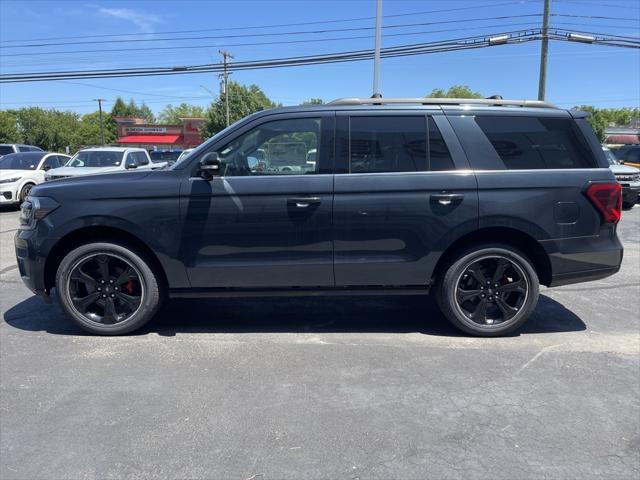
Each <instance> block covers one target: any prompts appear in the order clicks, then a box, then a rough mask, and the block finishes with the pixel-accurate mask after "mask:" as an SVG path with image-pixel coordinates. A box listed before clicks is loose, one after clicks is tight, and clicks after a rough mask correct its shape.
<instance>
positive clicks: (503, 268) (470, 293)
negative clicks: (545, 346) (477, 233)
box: [456, 255, 529, 325]
mask: <svg viewBox="0 0 640 480" xmlns="http://www.w3.org/2000/svg"><path fill="white" fill-rule="evenodd" d="M528 290H529V284H528V281H527V278H526V276H525V274H524V272H523V270H522V268H520V267H519V266H518V265H517V264H516V263H514V262H513V261H511V260H509V259H508V258H505V257H503V256H498V255H496V256H487V257H483V258H480V259H477V260H474V261H473V262H472V263H470V264H469V265H468V266H467V267H466V268H465V269H464V271H463V272H462V274H461V275H460V277H459V279H458V282H457V286H456V303H457V307H458V309H459V310H460V312H461V313H462V314H463V315H465V316H466V317H467V318H469V319H470V320H471V321H472V322H474V323H477V324H479V325H498V324H501V323H504V322H508V321H509V320H511V319H512V318H513V317H514V316H515V315H516V314H517V313H518V311H519V310H520V309H521V308H522V306H523V305H524V304H525V302H526V300H527V294H528Z"/></svg>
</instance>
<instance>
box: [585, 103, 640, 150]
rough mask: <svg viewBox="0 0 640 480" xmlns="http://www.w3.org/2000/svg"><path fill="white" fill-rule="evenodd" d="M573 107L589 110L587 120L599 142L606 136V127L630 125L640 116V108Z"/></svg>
mask: <svg viewBox="0 0 640 480" xmlns="http://www.w3.org/2000/svg"><path fill="white" fill-rule="evenodd" d="M574 108H575V109H577V110H583V111H585V112H589V114H590V115H589V117H588V118H587V120H588V121H589V123H590V124H591V127H592V128H593V131H594V132H595V133H596V135H597V136H598V139H600V141H601V142H603V141H604V140H605V139H606V138H607V135H606V134H605V130H606V128H607V127H614V126H618V127H624V126H627V125H630V124H631V122H632V121H633V120H634V119H637V118H640V108H596V107H592V106H590V105H581V106H578V107H574Z"/></svg>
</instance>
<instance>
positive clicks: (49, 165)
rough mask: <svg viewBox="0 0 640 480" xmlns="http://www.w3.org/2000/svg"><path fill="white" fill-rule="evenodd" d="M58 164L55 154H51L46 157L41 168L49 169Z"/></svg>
mask: <svg viewBox="0 0 640 480" xmlns="http://www.w3.org/2000/svg"><path fill="white" fill-rule="evenodd" d="M59 166H60V162H59V161H58V156H57V155H51V156H49V157H47V159H46V160H45V161H44V163H43V164H42V167H41V168H42V169H43V170H51V169H52V168H58V167H59Z"/></svg>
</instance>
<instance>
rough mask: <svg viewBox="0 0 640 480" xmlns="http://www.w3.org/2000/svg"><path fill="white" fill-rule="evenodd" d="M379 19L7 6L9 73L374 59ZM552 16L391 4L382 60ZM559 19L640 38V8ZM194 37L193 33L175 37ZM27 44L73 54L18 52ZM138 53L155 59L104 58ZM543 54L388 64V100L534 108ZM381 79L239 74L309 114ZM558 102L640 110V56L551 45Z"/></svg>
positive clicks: (307, 10) (183, 1) (136, 94)
mask: <svg viewBox="0 0 640 480" xmlns="http://www.w3.org/2000/svg"><path fill="white" fill-rule="evenodd" d="M375 8H376V1H375V0H277V1H269V0H228V1H227V0H224V1H223V0H219V1H205V0H201V1H190V0H168V1H167V0H137V1H135V2H132V1H117V0H111V1H110V0H102V1H100V0H47V1H39V0H19V1H15V0H0V74H9V73H24V72H46V71H64V70H92V69H105V68H107V69H108V68H128V67H142V66H148V67H171V66H182V65H197V64H210V63H217V62H220V61H221V56H220V54H219V53H218V50H220V49H224V50H227V51H229V52H230V53H232V54H233V55H234V61H251V60H259V59H270V58H281V57H292V56H301V55H315V54H323V53H334V52H342V51H349V50H361V49H371V48H373V45H374V31H373V29H372V27H373V26H374V25H375V20H374V17H375ZM542 10H543V0H383V21H382V26H383V29H382V33H383V37H382V47H383V48H384V47H391V46H396V45H405V44H413V43H422V42H430V41H437V40H447V39H455V38H460V37H468V36H475V35H482V36H494V35H495V34H499V33H501V32H507V31H513V30H521V29H531V28H539V27H540V24H541V21H542V20H541V17H540V16H539V15H540V14H541V13H542ZM551 11H552V13H553V14H564V15H580V16H581V17H578V18H576V17H553V18H552V20H551V26H552V27H558V28H564V29H571V30H576V31H577V30H580V31H589V32H597V33H609V34H615V35H624V36H631V37H636V38H637V37H640V1H637V0H551ZM534 15H538V16H534ZM505 17H507V18H505ZM509 17H510V18H509ZM584 17H589V18H584ZM597 17H612V18H597ZM407 24H413V25H407ZM416 24H418V25H416ZM425 24H426V25H425ZM280 25H286V26H280ZM319 30H334V31H329V32H326V31H324V32H318V31H319ZM335 30H339V31H335ZM184 31H191V32H190V33H176V32H184ZM267 34H269V35H267ZM96 35H104V36H99V37H97V36H96ZM106 35H119V36H116V37H113V36H111V37H110V36H106ZM87 36H93V37H89V38H86V37H87ZM52 37H54V38H57V39H51V38H52ZM60 37H66V38H60ZM68 37H75V38H68ZM78 37H80V38H78ZM82 37H85V38H82ZM178 37H190V38H191V39H182V40H176V38H178ZM192 37H209V38H192ZM211 37H213V38H211ZM221 37H226V38H221ZM345 37H357V38H348V39H345ZM42 39H45V40H42ZM47 39H49V40H47ZM157 39H162V40H160V41H158V40H157ZM115 40H117V41H115ZM142 40H145V41H142ZM148 40H153V41H148ZM82 42H92V43H82ZM277 42H297V43H277ZM24 43H29V44H34V43H35V44H37V45H41V44H42V43H58V44H59V43H63V44H64V45H47V46H38V47H17V46H18V45H20V44H24ZM70 43H76V44H71V45H70ZM247 44H249V45H247ZM174 47H188V48H174ZM132 48H138V49H144V50H142V51H115V52H114V51H105V50H122V49H132ZM86 50H89V52H86ZM78 51H84V52H78ZM539 55H540V42H529V43H524V44H519V45H499V46H493V47H488V48H481V49H475V50H466V51H458V52H446V53H434V54H428V55H418V56H409V57H397V58H386V59H382V61H381V67H380V90H381V92H382V94H383V95H384V96H387V97H393V96H396V97H412V96H423V95H426V94H428V93H429V92H430V91H431V90H432V89H434V88H448V87H450V86H451V85H455V84H463V85H468V86H469V87H470V88H471V89H472V90H474V91H479V92H481V93H482V94H484V95H486V96H488V95H494V94H499V95H502V96H503V97H504V98H517V99H524V98H527V99H535V98H536V97H537V92H538V71H539ZM372 76H373V62H372V61H371V60H367V61H360V62H352V63H340V64H330V65H315V66H304V67H287V68H273V69H264V70H251V71H238V72H233V73H232V75H231V79H232V80H234V81H237V82H240V83H243V84H256V85H258V86H259V87H260V88H261V89H262V90H263V91H264V92H265V93H266V94H267V96H268V97H269V98H271V99H272V100H274V101H276V102H280V103H282V104H284V105H297V104H299V103H301V102H302V101H303V100H305V99H308V98H312V97H313V98H322V99H324V100H325V101H329V100H331V99H334V98H340V97H368V96H370V95H371V93H372ZM219 82H220V80H219V78H218V75H217V74H216V73H203V74H191V75H174V76H161V77H139V78H114V79H83V80H72V81H49V82H32V83H19V84H6V83H3V84H0V108H2V109H9V108H20V107H23V106H40V107H43V108H57V109H60V110H72V111H76V112H78V113H89V112H93V111H95V110H96V102H95V101H93V99H96V98H103V99H105V100H106V102H104V108H105V109H107V110H108V109H110V108H111V106H112V105H113V102H114V101H115V99H116V98H117V97H118V96H122V97H124V98H125V99H127V100H128V99H129V98H133V99H134V100H135V101H136V102H141V101H144V102H145V103H147V105H149V106H150V107H151V108H152V109H153V110H154V111H155V112H156V113H158V112H159V111H160V110H161V109H162V108H163V107H164V106H165V105H166V104H168V103H171V104H174V105H175V104H178V103H181V102H187V103H192V104H197V105H202V106H206V105H208V104H209V103H210V102H211V101H212V99H214V98H215V97H216V96H217V95H218V93H219V88H220V83H219ZM546 99H547V101H549V102H552V103H555V104H557V105H559V106H561V107H567V108H569V107H571V106H574V105H583V104H589V105H595V106H597V107H638V106H640V50H638V49H627V48H614V47H609V46H603V45H591V44H581V43H574V42H558V41H552V42H550V46H549V66H548V80H547V98H546Z"/></svg>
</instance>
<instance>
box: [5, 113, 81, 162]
mask: <svg viewBox="0 0 640 480" xmlns="http://www.w3.org/2000/svg"><path fill="white" fill-rule="evenodd" d="M16 120H17V125H18V131H19V132H20V134H21V136H22V140H23V141H24V142H25V143H28V144H30V145H36V146H38V147H40V148H42V149H43V150H50V151H53V152H56V151H63V150H64V148H65V147H66V146H69V147H70V148H71V149H75V148H77V146H78V145H79V137H78V124H79V115H78V114H77V113H73V112H61V111H59V110H53V109H52V110H44V109H42V108H38V107H29V108H22V109H20V110H17V111H16Z"/></svg>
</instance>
